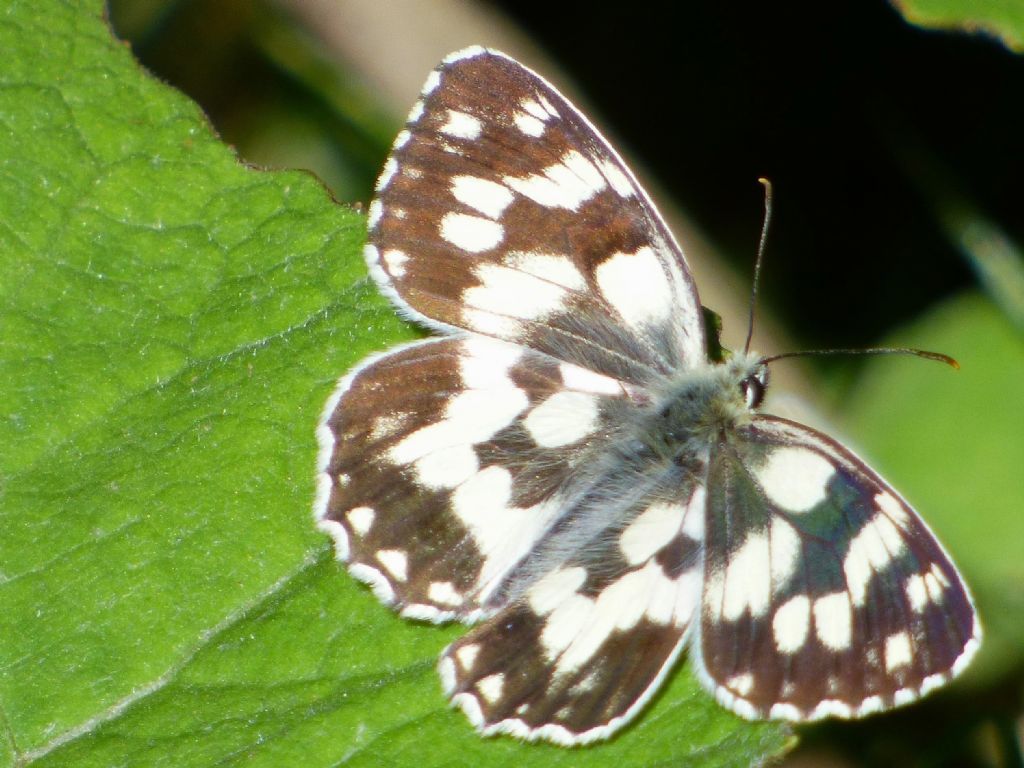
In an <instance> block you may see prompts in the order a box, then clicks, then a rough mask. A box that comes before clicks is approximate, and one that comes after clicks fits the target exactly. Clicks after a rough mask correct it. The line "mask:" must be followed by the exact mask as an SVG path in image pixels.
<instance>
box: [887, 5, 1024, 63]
mask: <svg viewBox="0 0 1024 768" xmlns="http://www.w3.org/2000/svg"><path fill="white" fill-rule="evenodd" d="M894 4H895V5H896V7H897V8H899V10H900V12H901V13H902V14H903V16H904V17H905V18H906V19H907V21H909V22H910V23H911V24H917V25H918V26H921V27H933V28H938V29H948V30H954V29H958V30H963V31H966V32H984V33H986V34H989V35H992V36H993V37H995V38H997V39H999V40H1001V41H1002V43H1003V44H1004V45H1005V46H1006V47H1007V48H1010V49H1011V50H1014V51H1016V52H1018V53H1020V52H1021V51H1024V5H1022V4H1021V3H1020V0H985V2H978V0H895V2H894Z"/></svg>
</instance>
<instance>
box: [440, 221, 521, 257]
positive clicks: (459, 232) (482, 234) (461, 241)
mask: <svg viewBox="0 0 1024 768" xmlns="http://www.w3.org/2000/svg"><path fill="white" fill-rule="evenodd" d="M440 231H441V237H443V238H444V239H445V240H447V241H448V242H449V243H451V244H452V245H454V246H455V247H457V248H461V249H462V250H464V251H469V252H470V253H481V252H483V251H489V250H491V249H492V248H494V247H495V246H496V245H498V244H499V243H501V241H502V240H504V239H505V228H504V227H502V226H501V224H498V223H497V222H494V221H491V220H490V219H484V218H481V217H480V216H470V215H469V214H468V213H446V214H445V215H444V218H442V219H441V227H440Z"/></svg>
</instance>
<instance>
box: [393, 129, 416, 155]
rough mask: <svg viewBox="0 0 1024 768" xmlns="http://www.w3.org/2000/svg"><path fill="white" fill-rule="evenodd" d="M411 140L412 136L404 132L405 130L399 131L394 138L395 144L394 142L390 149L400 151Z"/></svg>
mask: <svg viewBox="0 0 1024 768" xmlns="http://www.w3.org/2000/svg"><path fill="white" fill-rule="evenodd" d="M411 138H412V134H411V133H409V132H408V131H405V130H402V131H399V132H398V135H397V136H395V142H394V144H392V145H391V149H392V150H395V149H401V148H402V147H404V146H405V145H406V144H408V143H409V139H411Z"/></svg>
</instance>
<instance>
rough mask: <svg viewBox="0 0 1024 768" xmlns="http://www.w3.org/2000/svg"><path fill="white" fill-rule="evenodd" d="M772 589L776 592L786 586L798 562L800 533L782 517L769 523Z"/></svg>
mask: <svg viewBox="0 0 1024 768" xmlns="http://www.w3.org/2000/svg"><path fill="white" fill-rule="evenodd" d="M771 540H772V547H771V549H772V552H771V556H772V590H773V591H774V592H775V593H776V594H778V593H779V592H781V591H782V590H784V589H785V588H786V586H787V585H788V584H789V580H790V579H791V578H792V577H793V574H794V573H796V568H797V565H799V563H800V535H799V534H798V533H797V532H796V529H795V528H794V527H793V526H792V525H790V524H789V523H788V522H786V520H784V519H783V518H782V517H779V516H776V517H774V518H773V519H772V524H771Z"/></svg>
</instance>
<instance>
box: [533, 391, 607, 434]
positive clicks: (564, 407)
mask: <svg viewBox="0 0 1024 768" xmlns="http://www.w3.org/2000/svg"><path fill="white" fill-rule="evenodd" d="M598 424H599V420H598V408H597V398H596V397H594V396H593V395H590V394H587V393H585V392H572V391H565V390H563V391H561V392H556V393H555V394H553V395H551V396H550V397H549V398H548V399H547V400H545V401H544V402H543V403H541V404H540V405H538V406H537V407H536V408H534V409H533V410H531V411H530V413H529V414H528V415H527V416H526V418H525V419H523V426H524V427H525V428H526V431H527V432H529V433H530V437H531V438H533V441H534V442H535V443H536V444H537V445H539V446H540V447H542V448H558V447H560V446H563V445H571V444H573V443H576V442H579V441H580V440H582V439H583V438H584V437H586V436H587V435H590V434H592V433H593V432H594V431H595V430H596V429H597V427H598Z"/></svg>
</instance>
